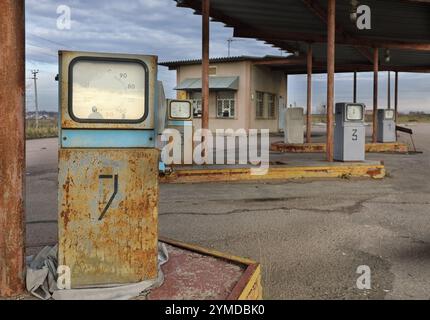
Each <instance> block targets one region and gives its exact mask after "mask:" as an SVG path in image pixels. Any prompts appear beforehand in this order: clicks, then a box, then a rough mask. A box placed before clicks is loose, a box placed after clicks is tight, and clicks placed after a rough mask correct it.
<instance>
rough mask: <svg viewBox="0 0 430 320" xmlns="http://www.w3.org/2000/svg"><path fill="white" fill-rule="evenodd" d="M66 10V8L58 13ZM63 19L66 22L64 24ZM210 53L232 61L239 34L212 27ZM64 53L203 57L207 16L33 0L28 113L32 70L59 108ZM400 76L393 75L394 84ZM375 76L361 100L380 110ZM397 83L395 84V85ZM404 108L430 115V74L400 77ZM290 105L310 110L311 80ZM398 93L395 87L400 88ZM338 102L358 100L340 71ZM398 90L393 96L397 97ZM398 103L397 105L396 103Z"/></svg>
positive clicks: (294, 88)
mask: <svg viewBox="0 0 430 320" xmlns="http://www.w3.org/2000/svg"><path fill="white" fill-rule="evenodd" d="M64 6H67V8H69V9H70V17H71V23H70V28H63V27H62V26H64V24H62V23H61V22H64V20H62V19H61V18H62V17H63V14H64V11H63V8H64ZM58 10H59V11H58ZM59 18H60V20H59ZM58 20H59V21H60V27H59V25H58V23H57V22H58ZM210 27H211V34H210V37H211V41H210V56H211V57H223V56H227V53H228V46H227V40H228V39H229V38H231V37H232V32H233V30H232V29H231V28H226V27H224V25H223V24H222V23H215V22H211V25H210ZM58 50H74V51H95V52H115V53H131V54H150V55H157V56H158V57H159V61H171V60H183V59H199V58H201V17H200V16H198V15H194V14H193V10H191V9H187V8H178V7H176V2H175V1H173V0H123V1H118V0H91V1H88V0H27V1H26V72H27V101H26V106H27V111H34V110H35V103H34V85H33V81H32V80H31V77H32V74H31V70H34V69H37V70H39V73H38V75H37V76H38V82H37V86H38V98H39V109H40V110H46V111H56V110H57V109H58V85H57V82H56V81H55V76H56V74H57V73H58V58H57V57H58ZM280 54H283V55H286V54H287V53H285V52H281V51H280V50H279V49H277V48H273V47H271V46H269V45H266V44H264V43H263V42H261V41H256V40H252V39H241V38H235V41H234V42H233V43H232V47H231V55H232V56H240V55H253V56H264V55H280ZM393 78H394V74H393V73H392V81H393ZM372 79H373V76H372V74H371V73H360V74H359V76H358V100H359V102H363V103H365V104H366V105H367V106H368V108H371V106H372V88H373V84H372ZM159 80H161V81H163V84H164V88H165V90H166V95H167V97H174V95H175V92H174V90H173V88H174V87H175V85H176V74H175V71H169V70H168V69H167V68H165V67H161V66H160V68H159ZM325 81H326V75H315V76H314V78H313V91H314V95H313V105H314V108H315V110H317V108H318V107H319V106H320V105H322V104H324V101H325V99H326V87H325ZM393 82H394V81H393ZM379 85H380V96H379V105H380V107H384V106H386V105H387V73H386V72H381V74H380V84H379ZM399 87H400V90H399V108H400V111H426V112H428V113H430V92H429V91H430V90H429V89H430V74H419V73H417V74H412V73H411V74H409V73H408V74H406V73H401V74H400V76H399ZM288 89H289V96H288V100H289V104H294V105H296V106H305V105H306V77H305V76H301V75H299V76H290V78H289V88H288ZM392 89H394V84H392ZM335 92H336V96H335V98H336V101H350V100H352V98H351V97H352V74H337V75H336V82H335ZM393 97H394V93H393V94H392V99H394V98H393ZM393 104H394V102H392V105H393Z"/></svg>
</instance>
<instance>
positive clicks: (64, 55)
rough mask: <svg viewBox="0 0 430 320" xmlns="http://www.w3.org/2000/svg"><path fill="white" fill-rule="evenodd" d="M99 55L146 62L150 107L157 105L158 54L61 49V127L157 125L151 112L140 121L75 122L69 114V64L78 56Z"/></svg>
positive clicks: (150, 126) (99, 127)
mask: <svg viewBox="0 0 430 320" xmlns="http://www.w3.org/2000/svg"><path fill="white" fill-rule="evenodd" d="M83 56H85V57H98V58H120V59H138V60H141V61H142V62H144V63H145V64H146V65H147V67H148V79H147V81H148V82H149V88H148V92H146V93H145V94H147V95H148V106H147V107H148V109H149V110H153V108H154V107H155V106H156V103H158V101H156V99H155V98H156V97H155V92H156V90H155V86H156V85H157V84H158V83H157V68H158V65H157V60H158V58H157V57H156V56H149V55H130V54H108V53H96V52H75V51H60V52H59V65H60V66H59V69H60V70H59V74H60V78H59V84H60V116H61V127H62V128H63V129H74V128H80V129H106V128H110V129H154V127H155V114H154V112H151V111H150V112H149V113H148V117H147V118H146V119H145V120H144V121H143V122H140V123H137V124H130V123H128V124H127V123H114V122H112V123H109V124H107V123H83V122H75V121H74V120H73V119H72V118H71V116H70V114H69V110H68V108H69V85H70V86H71V84H69V65H70V63H71V62H72V60H73V59H75V58H77V57H83Z"/></svg>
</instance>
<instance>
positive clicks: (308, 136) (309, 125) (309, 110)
mask: <svg viewBox="0 0 430 320" xmlns="http://www.w3.org/2000/svg"><path fill="white" fill-rule="evenodd" d="M306 63H307V69H308V86H307V111H306V142H307V143H311V142H312V45H311V44H309V47H308V53H307V62H306Z"/></svg>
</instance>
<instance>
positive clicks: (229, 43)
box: [227, 38, 234, 58]
mask: <svg viewBox="0 0 430 320" xmlns="http://www.w3.org/2000/svg"><path fill="white" fill-rule="evenodd" d="M233 41H234V39H233V38H229V39H227V43H228V55H227V57H229V58H230V49H231V43H232V42H233Z"/></svg>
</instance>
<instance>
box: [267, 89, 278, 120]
mask: <svg viewBox="0 0 430 320" xmlns="http://www.w3.org/2000/svg"><path fill="white" fill-rule="evenodd" d="M267 104H268V106H267V112H268V118H269V119H274V118H276V95H274V94H271V93H268V94H267Z"/></svg>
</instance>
